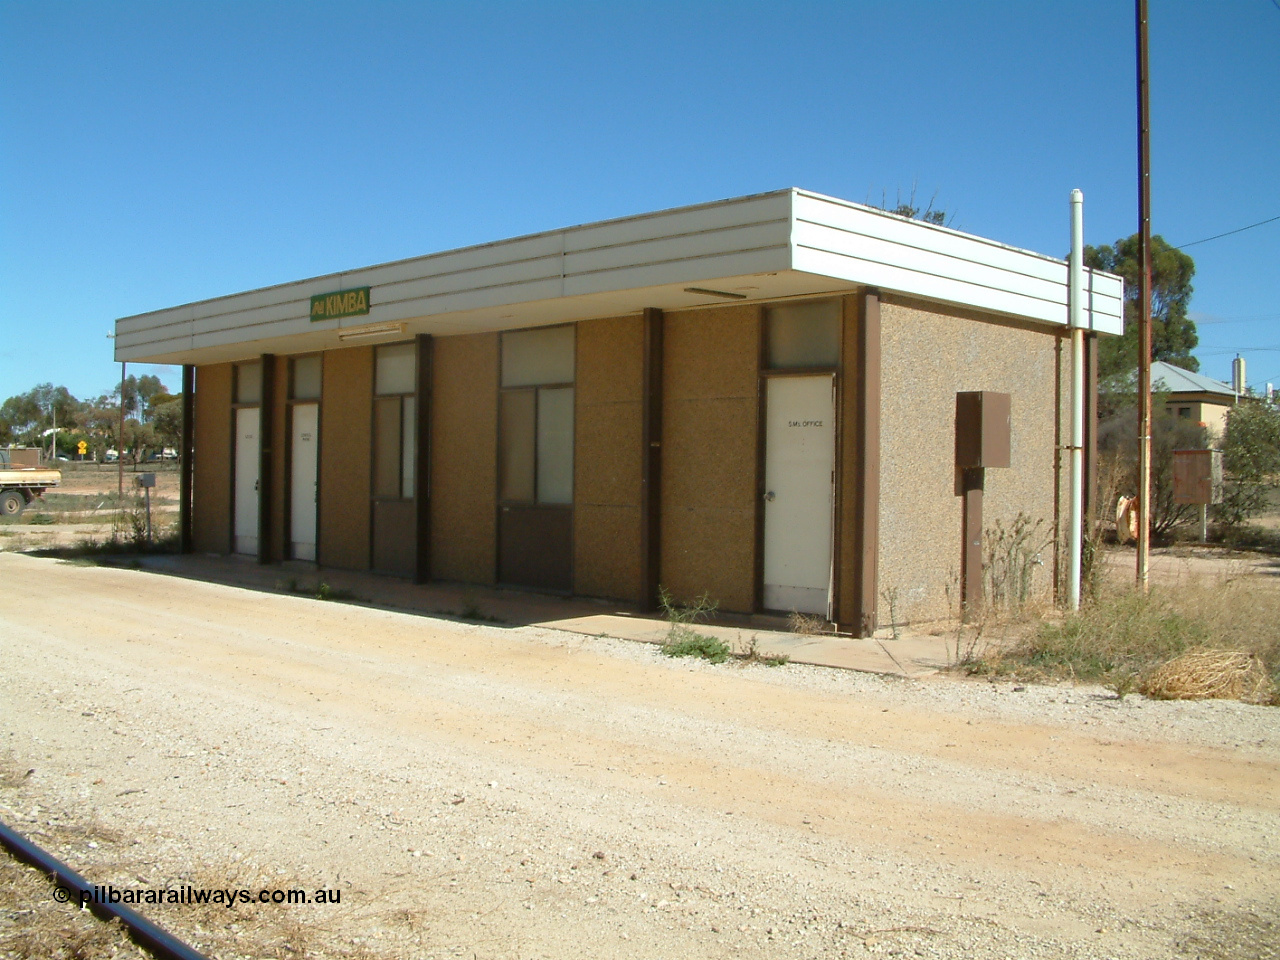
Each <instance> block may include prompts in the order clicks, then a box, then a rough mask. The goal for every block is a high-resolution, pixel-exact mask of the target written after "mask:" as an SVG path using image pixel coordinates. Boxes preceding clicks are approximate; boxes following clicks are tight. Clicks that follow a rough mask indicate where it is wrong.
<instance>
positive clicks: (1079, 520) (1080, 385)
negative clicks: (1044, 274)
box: [1067, 190, 1085, 611]
mask: <svg viewBox="0 0 1280 960" xmlns="http://www.w3.org/2000/svg"><path fill="white" fill-rule="evenodd" d="M1067 324H1068V326H1069V327H1070V328H1071V445H1070V447H1069V448H1068V449H1069V451H1070V454H1071V481H1070V500H1071V502H1070V507H1069V509H1068V512H1067V525H1068V533H1067V550H1068V563H1067V608H1068V609H1070V610H1073V611H1074V610H1079V609H1080V587H1081V580H1082V578H1083V573H1084V563H1083V561H1084V326H1085V324H1084V194H1083V193H1082V192H1081V191H1079V190H1072V191H1071V255H1070V259H1069V260H1068V261H1067Z"/></svg>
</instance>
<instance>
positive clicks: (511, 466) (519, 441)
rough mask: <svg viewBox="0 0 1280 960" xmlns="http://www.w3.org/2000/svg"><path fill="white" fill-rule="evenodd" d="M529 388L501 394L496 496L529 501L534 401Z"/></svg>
mask: <svg viewBox="0 0 1280 960" xmlns="http://www.w3.org/2000/svg"><path fill="white" fill-rule="evenodd" d="M535 402H536V401H535V394H534V391H532V390H508V391H505V392H504V393H503V394H502V402H501V410H500V417H501V421H502V422H501V424H500V425H499V437H500V440H499V447H500V450H501V455H500V457H499V464H498V470H499V479H498V497H499V499H501V500H524V501H531V500H533V450H534V404H535Z"/></svg>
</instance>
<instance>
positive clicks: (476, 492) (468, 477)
mask: <svg viewBox="0 0 1280 960" xmlns="http://www.w3.org/2000/svg"><path fill="white" fill-rule="evenodd" d="M432 407H433V409H432V421H431V424H432V425H431V429H432V447H433V449H432V454H431V567H432V576H433V577H435V578H436V579H440V580H461V581H463V582H466V583H493V582H494V580H495V577H496V570H495V563H496V555H497V515H496V508H497V504H496V500H495V497H496V495H497V482H498V481H497V470H498V466H497V456H498V454H497V449H498V432H497V431H498V335H497V334H495V333H483V334H469V335H466V336H457V337H438V338H437V339H436V341H435V385H434V395H433V398H432Z"/></svg>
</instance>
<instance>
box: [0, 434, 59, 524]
mask: <svg viewBox="0 0 1280 960" xmlns="http://www.w3.org/2000/svg"><path fill="white" fill-rule="evenodd" d="M39 458H40V451H38V450H34V449H25V450H22V449H20V450H14V449H7V450H6V449H3V448H0V517H16V516H17V515H18V514H20V513H21V512H22V511H23V510H24V509H26V506H27V504H28V503H30V502H31V501H32V500H34V499H35V498H36V497H38V496H40V495H41V494H43V493H44V492H45V491H46V490H48V489H49V488H50V487H56V486H57V485H58V484H60V483H62V471H61V470H42V469H41V468H40V459H39Z"/></svg>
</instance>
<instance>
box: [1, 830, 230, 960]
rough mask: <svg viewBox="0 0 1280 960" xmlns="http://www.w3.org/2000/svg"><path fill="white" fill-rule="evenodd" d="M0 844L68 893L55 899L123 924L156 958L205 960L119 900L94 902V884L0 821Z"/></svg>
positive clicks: (101, 918) (162, 959)
mask: <svg viewBox="0 0 1280 960" xmlns="http://www.w3.org/2000/svg"><path fill="white" fill-rule="evenodd" d="M0 845H3V846H4V848H5V849H6V850H8V851H9V853H10V854H12V855H13V857H14V859H16V860H21V861H22V862H23V863H26V864H29V865H31V866H33V867H35V868H36V869H37V870H39V871H40V872H41V873H43V874H45V875H46V876H50V877H52V879H53V883H54V886H55V888H56V889H62V890H65V891H67V892H68V898H67V900H66V901H61V900H59V898H58V897H57V895H56V894H55V896H54V900H56V901H58V902H66V903H74V904H77V905H80V904H83V905H84V906H87V907H88V908H89V909H90V910H92V911H93V914H94V916H96V917H97V918H98V919H99V920H113V919H118V920H119V921H120V922H121V923H122V924H124V927H125V930H126V931H128V933H129V938H130V939H131V940H133V942H134V943H136V944H137V945H138V946H140V947H142V948H143V949H145V950H148V951H150V953H151V954H152V955H153V956H155V957H156V958H157V960H208V957H206V956H205V955H204V954H202V953H197V952H196V951H195V950H193V949H192V948H191V947H189V946H187V945H186V944H185V943H183V942H182V941H181V940H179V939H178V938H177V937H175V936H174V935H173V934H171V933H169V931H167V930H165V929H163V928H161V927H158V926H156V925H155V924H154V923H152V922H151V921H150V920H148V919H147V918H146V917H144V916H142V914H140V913H137V912H135V911H133V910H130V909H129V908H128V907H126V906H124V905H123V904H119V903H95V902H94V896H93V893H94V891H93V884H91V883H90V882H89V881H88V880H86V879H85V878H84V877H82V876H80V874H78V873H76V872H75V871H74V870H72V869H71V868H70V867H68V866H67V865H66V864H65V863H63V862H62V861H61V860H59V859H58V858H57V857H55V856H53V855H52V854H50V853H47V852H46V851H44V850H42V849H41V848H40V847H38V846H36V845H35V844H34V843H32V842H31V841H30V840H28V839H27V838H26V837H24V836H22V834H20V833H18V832H16V831H14V830H12V829H10V828H9V827H8V826H6V825H5V824H4V823H0Z"/></svg>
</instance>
